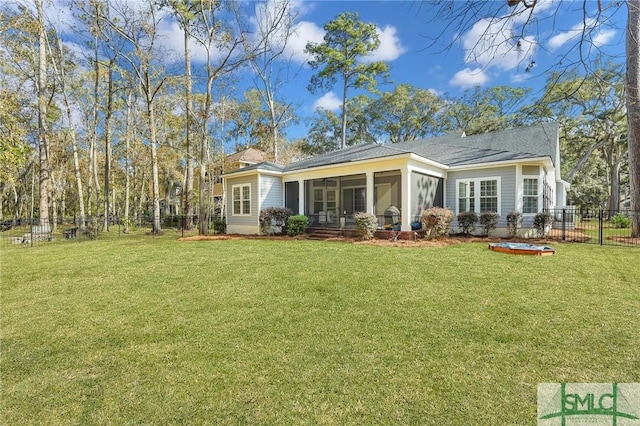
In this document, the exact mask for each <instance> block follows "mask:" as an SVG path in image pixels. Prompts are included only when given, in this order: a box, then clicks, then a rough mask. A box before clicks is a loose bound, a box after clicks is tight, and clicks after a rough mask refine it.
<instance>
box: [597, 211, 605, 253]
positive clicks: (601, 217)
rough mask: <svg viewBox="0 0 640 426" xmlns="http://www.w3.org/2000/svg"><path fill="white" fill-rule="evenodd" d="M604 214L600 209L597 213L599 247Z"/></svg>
mask: <svg viewBox="0 0 640 426" xmlns="http://www.w3.org/2000/svg"><path fill="white" fill-rule="evenodd" d="M603 224H604V212H603V211H602V209H600V211H599V212H598V242H599V243H600V245H602V244H603V243H602V236H603V230H602V228H603V227H604V225H603Z"/></svg>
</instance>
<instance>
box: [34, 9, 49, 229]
mask: <svg viewBox="0 0 640 426" xmlns="http://www.w3.org/2000/svg"><path fill="white" fill-rule="evenodd" d="M36 9H37V16H38V52H39V55H38V57H39V60H38V81H37V84H36V90H37V96H38V150H39V159H40V160H39V166H40V167H39V170H40V172H39V173H40V175H39V183H40V185H39V197H40V202H39V213H38V215H39V217H40V226H42V227H44V228H46V229H49V228H50V226H51V224H50V223H49V197H50V196H51V193H50V191H51V188H50V169H49V153H48V152H47V150H48V147H47V143H48V139H47V132H48V125H47V104H48V93H47V36H46V28H45V17H44V10H43V6H42V0H36Z"/></svg>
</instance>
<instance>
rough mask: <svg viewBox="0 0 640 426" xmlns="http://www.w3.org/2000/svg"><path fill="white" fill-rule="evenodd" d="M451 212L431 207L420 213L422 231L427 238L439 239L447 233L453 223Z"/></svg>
mask: <svg viewBox="0 0 640 426" xmlns="http://www.w3.org/2000/svg"><path fill="white" fill-rule="evenodd" d="M453 216H454V215H453V212H452V211H451V210H449V209H444V208H442V207H431V208H429V209H427V210H425V211H423V212H422V216H421V218H420V220H421V222H422V229H424V230H425V232H426V234H427V236H428V237H441V236H443V235H447V234H448V233H449V227H450V226H451V222H453Z"/></svg>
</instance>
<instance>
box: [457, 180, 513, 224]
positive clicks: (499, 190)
mask: <svg viewBox="0 0 640 426" xmlns="http://www.w3.org/2000/svg"><path fill="white" fill-rule="evenodd" d="M486 181H496V191H497V193H498V206H497V210H498V211H497V213H498V214H500V213H501V211H502V177H501V176H487V177H476V178H464V179H456V183H455V185H456V200H455V203H456V215H458V214H460V213H461V212H460V183H471V182H473V186H474V191H473V192H474V195H473V199H474V205H475V206H474V211H475V212H476V213H478V214H480V213H483V212H481V211H480V186H481V184H480V183H481V182H486Z"/></svg>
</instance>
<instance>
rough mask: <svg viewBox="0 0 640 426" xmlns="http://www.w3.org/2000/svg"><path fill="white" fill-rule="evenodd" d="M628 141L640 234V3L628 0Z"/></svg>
mask: <svg viewBox="0 0 640 426" xmlns="http://www.w3.org/2000/svg"><path fill="white" fill-rule="evenodd" d="M627 9H628V18H627V40H626V50H627V52H626V55H627V121H628V123H629V129H628V135H627V142H628V149H629V186H630V189H631V210H633V211H634V212H635V215H634V216H633V219H632V222H631V235H632V236H633V237H640V45H639V43H640V3H639V2H637V1H627Z"/></svg>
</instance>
